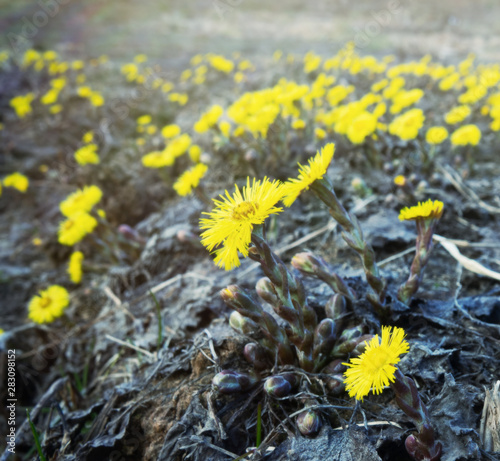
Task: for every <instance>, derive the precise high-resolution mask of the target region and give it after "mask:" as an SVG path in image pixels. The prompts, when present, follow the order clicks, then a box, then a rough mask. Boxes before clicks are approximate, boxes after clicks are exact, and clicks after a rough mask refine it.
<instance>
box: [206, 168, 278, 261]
mask: <svg viewBox="0 0 500 461" xmlns="http://www.w3.org/2000/svg"><path fill="white" fill-rule="evenodd" d="M220 197H221V199H222V200H216V199H214V203H215V205H216V207H215V208H214V210H213V211H211V212H210V213H203V214H206V215H207V216H208V218H202V219H200V228H201V229H206V230H205V231H204V232H203V233H202V234H201V237H202V240H201V243H202V244H203V245H204V246H205V247H206V248H207V249H208V250H209V251H212V250H213V249H214V248H215V247H218V246H220V245H222V247H221V248H219V249H217V250H216V251H215V254H216V258H215V263H216V264H217V265H218V266H219V267H224V268H225V269H226V270H230V269H232V268H233V267H237V266H239V265H240V260H239V258H238V251H239V252H240V253H241V254H242V255H243V256H244V257H247V256H248V246H249V245H250V241H251V237H252V230H253V228H254V226H258V225H260V224H263V223H264V221H265V220H266V218H267V217H268V216H269V215H271V214H276V213H279V212H281V211H283V209H282V208H278V207H276V206H275V205H276V204H277V203H278V202H279V201H280V200H281V199H282V198H283V186H282V184H281V183H280V182H279V181H270V180H269V179H267V178H264V179H263V180H262V181H260V180H259V181H257V180H256V179H254V180H253V182H252V183H250V178H247V185H246V187H243V193H242V192H241V191H240V189H239V188H238V186H237V185H235V192H234V194H233V195H232V196H231V195H230V194H229V192H228V191H227V190H226V195H225V196H223V195H220Z"/></svg>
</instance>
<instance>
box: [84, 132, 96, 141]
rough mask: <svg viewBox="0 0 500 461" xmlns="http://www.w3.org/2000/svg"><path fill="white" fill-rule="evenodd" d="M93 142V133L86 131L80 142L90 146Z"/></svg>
mask: <svg viewBox="0 0 500 461" xmlns="http://www.w3.org/2000/svg"><path fill="white" fill-rule="evenodd" d="M93 140H94V132H93V131H87V132H86V133H85V134H84V135H83V136H82V142H84V143H85V144H90V143H91V142H92V141H93Z"/></svg>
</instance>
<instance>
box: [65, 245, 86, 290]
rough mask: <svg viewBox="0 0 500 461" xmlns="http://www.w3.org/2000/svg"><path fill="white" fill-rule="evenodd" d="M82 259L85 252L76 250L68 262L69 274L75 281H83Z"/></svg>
mask: <svg viewBox="0 0 500 461" xmlns="http://www.w3.org/2000/svg"><path fill="white" fill-rule="evenodd" d="M82 261H83V253H82V252H81V251H74V252H73V253H71V256H70V258H69V264H68V274H69V278H70V279H71V281H72V282H73V283H80V282H81V281H82Z"/></svg>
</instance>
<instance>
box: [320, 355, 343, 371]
mask: <svg viewBox="0 0 500 461" xmlns="http://www.w3.org/2000/svg"><path fill="white" fill-rule="evenodd" d="M344 361H345V360H343V359H335V360H332V361H331V362H330V363H329V364H328V365H326V367H325V368H323V369H322V370H321V373H323V374H330V375H333V374H337V373H344V371H346V370H347V367H346V366H345V365H344V364H343V363H342V362H344Z"/></svg>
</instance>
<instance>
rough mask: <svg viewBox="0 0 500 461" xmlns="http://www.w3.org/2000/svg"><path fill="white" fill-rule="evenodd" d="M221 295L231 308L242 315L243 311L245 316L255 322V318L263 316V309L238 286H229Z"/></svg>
mask: <svg viewBox="0 0 500 461" xmlns="http://www.w3.org/2000/svg"><path fill="white" fill-rule="evenodd" d="M220 295H221V297H222V299H223V301H224V302H225V303H226V304H227V305H228V306H229V307H231V308H232V309H235V310H237V311H239V312H240V313H241V311H243V312H244V314H245V316H249V317H252V319H253V320H255V318H254V316H258V315H261V314H262V312H263V310H262V307H261V306H260V305H259V304H258V303H256V302H255V301H254V300H253V299H252V298H251V297H250V296H249V295H248V294H247V293H246V292H245V290H243V289H241V288H240V287H239V286H238V285H229V286H228V287H227V288H224V289H223V290H222V291H221V292H220Z"/></svg>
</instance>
